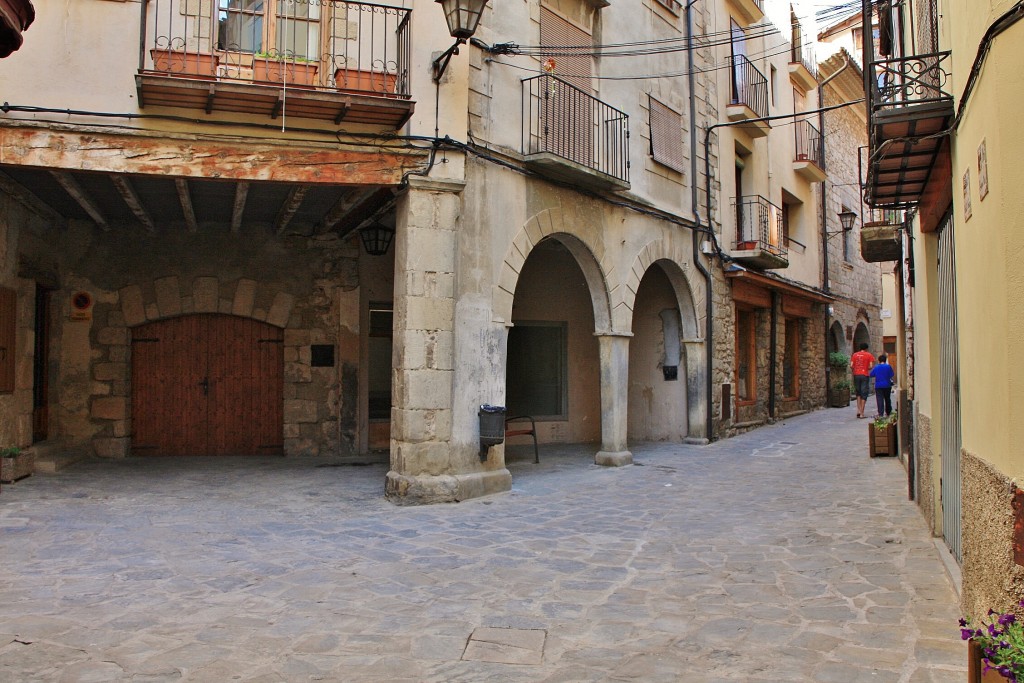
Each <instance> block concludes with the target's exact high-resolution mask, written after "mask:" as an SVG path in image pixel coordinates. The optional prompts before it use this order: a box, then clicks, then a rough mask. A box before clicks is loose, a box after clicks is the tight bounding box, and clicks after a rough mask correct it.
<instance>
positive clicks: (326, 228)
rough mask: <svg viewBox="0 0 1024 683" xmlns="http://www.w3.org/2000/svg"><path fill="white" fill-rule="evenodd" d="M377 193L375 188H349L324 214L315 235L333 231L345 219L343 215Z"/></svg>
mask: <svg viewBox="0 0 1024 683" xmlns="http://www.w3.org/2000/svg"><path fill="white" fill-rule="evenodd" d="M376 191H377V188H376V187H350V188H348V191H347V192H346V193H345V194H343V195H341V199H339V200H338V201H337V202H335V204H334V206H332V207H331V209H330V210H329V211H328V212H327V213H326V214H324V217H323V219H322V220H321V221H320V223H319V224H318V225H317V226H316V231H315V233H316V234H317V235H323V234H326V233H328V232H331V231H332V230H334V228H335V227H336V226H337V225H338V223H340V222H341V221H342V219H344V218H345V215H346V214H347V213H348V212H349V211H351V210H352V209H353V207H356V206H358V205H359V204H361V203H362V202H364V201H366V200H367V198H369V197H370V195H372V194H373V193H374V192H376Z"/></svg>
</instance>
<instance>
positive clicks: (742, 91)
mask: <svg viewBox="0 0 1024 683" xmlns="http://www.w3.org/2000/svg"><path fill="white" fill-rule="evenodd" d="M729 75H730V103H731V104H742V105H745V106H747V107H748V108H749V109H750V110H751V111H753V112H754V114H756V116H757V117H758V118H760V117H763V116H768V79H766V78H765V77H764V74H762V73H761V72H760V71H758V70H757V67H756V66H754V65H753V64H752V63H751V62H750V60H749V59H747V58H746V57H744V56H743V55H732V56H730V57H729Z"/></svg>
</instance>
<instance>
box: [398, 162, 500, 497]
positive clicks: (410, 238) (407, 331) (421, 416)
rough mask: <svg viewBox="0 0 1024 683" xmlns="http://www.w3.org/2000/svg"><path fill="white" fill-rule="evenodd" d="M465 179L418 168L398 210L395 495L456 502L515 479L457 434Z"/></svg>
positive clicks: (484, 350) (496, 489)
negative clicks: (421, 174)
mask: <svg viewBox="0 0 1024 683" xmlns="http://www.w3.org/2000/svg"><path fill="white" fill-rule="evenodd" d="M464 186H465V183H464V182H462V181H455V180H434V179H425V178H418V177H415V176H414V177H412V178H410V182H409V188H408V190H407V191H406V192H405V194H404V195H402V197H401V198H400V199H399V204H398V207H397V211H396V222H397V224H396V228H397V229H396V236H395V300H394V312H395V318H394V320H395V323H394V324H395V329H394V345H395V352H394V360H395V367H394V370H393V380H392V392H391V393H392V408H391V470H390V471H389V472H388V474H387V479H386V483H385V493H386V495H387V497H388V499H389V500H390V501H392V502H393V503H398V504H422V503H443V502H454V501H459V500H465V499H467V498H473V497H476V496H482V495H486V494H489V493H496V492H498V491H507V490H509V489H510V488H511V487H512V477H511V475H510V474H509V472H508V470H507V469H505V468H504V465H503V463H499V464H497V466H494V465H491V466H490V469H488V465H489V463H487V462H481V461H480V458H479V449H478V448H477V447H476V446H475V445H474V447H473V448H465V447H458V448H457V447H456V445H455V443H454V441H455V440H453V438H452V435H453V428H452V425H453V405H454V403H455V401H454V387H455V386H456V385H457V384H458V383H457V381H456V380H457V378H456V359H455V329H456V325H455V311H456V293H455V270H456V261H457V254H458V236H459V219H460V210H461V204H462V198H461V195H460V193H461V192H462V189H463V187H464ZM476 352H477V353H486V349H482V348H478V349H477V351H476ZM464 417H465V416H460V418H464ZM473 419H474V420H475V419H476V418H475V412H474V418H473ZM474 426H475V423H474ZM463 440H465V439H463Z"/></svg>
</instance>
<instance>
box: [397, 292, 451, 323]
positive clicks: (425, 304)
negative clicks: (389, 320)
mask: <svg viewBox="0 0 1024 683" xmlns="http://www.w3.org/2000/svg"><path fill="white" fill-rule="evenodd" d="M454 318H455V300H454V299H429V298H427V297H409V298H408V299H406V316H405V329H407V330H451V329H452V326H453V321H454Z"/></svg>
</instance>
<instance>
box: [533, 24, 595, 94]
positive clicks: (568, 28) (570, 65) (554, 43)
mask: <svg viewBox="0 0 1024 683" xmlns="http://www.w3.org/2000/svg"><path fill="white" fill-rule="evenodd" d="M540 44H541V45H546V46H548V47H582V48H583V51H585V52H591V51H592V49H593V45H594V38H593V37H592V36H591V35H590V34H589V33H587V32H586V31H584V30H583V29H581V28H580V27H578V26H576V25H575V24H573V23H571V22H570V21H568V20H566V19H563V18H562V17H561V16H559V15H557V14H555V13H554V12H552V11H551V10H549V9H548V8H546V7H541V8H540ZM553 59H554V60H555V71H554V73H555V75H556V76H558V77H559V78H563V79H565V80H566V81H568V82H570V83H572V84H573V85H575V86H576V87H577V88H579V89H580V90H583V91H585V92H588V93H591V94H593V92H594V84H593V77H594V58H593V56H591V55H590V54H582V55H557V56H555V57H553Z"/></svg>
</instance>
